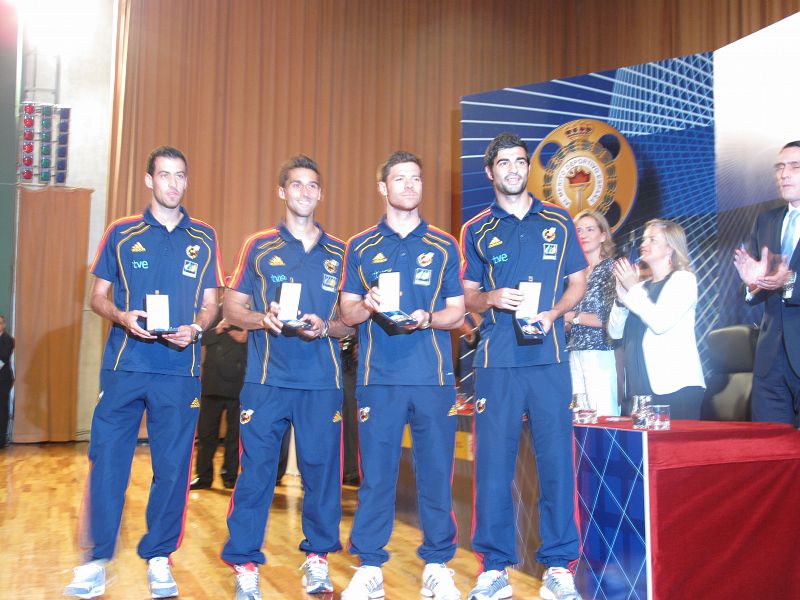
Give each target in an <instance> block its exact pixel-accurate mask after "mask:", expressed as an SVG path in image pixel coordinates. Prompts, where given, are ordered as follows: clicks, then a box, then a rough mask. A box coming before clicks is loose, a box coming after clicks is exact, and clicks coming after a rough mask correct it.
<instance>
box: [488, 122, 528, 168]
mask: <svg viewBox="0 0 800 600" xmlns="http://www.w3.org/2000/svg"><path fill="white" fill-rule="evenodd" d="M506 148H522V149H523V150H525V159H526V160H529V159H528V146H527V145H526V144H525V140H523V139H522V138H521V137H519V136H518V135H517V134H516V133H509V132H507V131H506V132H503V133H500V134H498V135H497V136H495V138H494V139H493V140H492V141H491V142H489V145H488V146H486V154H484V155H483V163H484V164H485V165H486V166H487V167H489V168H490V169H491V168H492V165H494V159H495V158H497V153H498V152H500V150H505V149H506Z"/></svg>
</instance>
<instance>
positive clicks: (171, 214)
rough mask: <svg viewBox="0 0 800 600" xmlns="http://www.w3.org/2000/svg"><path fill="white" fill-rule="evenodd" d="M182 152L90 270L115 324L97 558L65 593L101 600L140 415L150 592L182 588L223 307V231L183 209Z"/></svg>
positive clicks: (99, 437)
mask: <svg viewBox="0 0 800 600" xmlns="http://www.w3.org/2000/svg"><path fill="white" fill-rule="evenodd" d="M187 180H188V178H187V169H186V159H185V158H184V156H183V154H182V153H181V152H180V151H179V150H177V149H175V148H171V147H168V146H161V147H159V148H156V149H155V150H154V151H153V152H152V153H151V154H150V157H149V159H148V161H147V174H146V175H145V185H146V186H147V187H148V188H149V189H150V190H151V191H152V197H151V200H150V204H149V207H148V208H147V209H146V210H145V211H144V213H143V214H139V215H133V216H130V217H125V218H122V219H119V220H117V221H115V222H113V223H112V224H111V225H109V227H108V229H107V230H106V232H105V235H104V236H103V239H102V240H101V242H100V246H99V248H98V251H97V256H96V258H95V260H94V263H93V264H92V267H91V271H92V273H93V274H94V275H95V277H96V279H95V282H94V287H93V288H92V292H91V306H92V310H94V312H96V313H97V314H98V315H100V316H101V317H104V318H105V319H108V320H109V321H110V322H111V323H112V327H111V331H110V332H109V335H108V341H107V342H106V347H105V352H104V354H103V363H102V370H101V373H100V400H99V403H98V404H97V407H96V408H95V411H94V416H93V418H92V432H91V444H90V446H89V460H90V461H91V472H90V475H89V486H88V498H87V500H88V501H87V503H86V506H87V507H88V519H87V521H88V525H89V531H88V532H87V533H88V534H89V536H90V538H89V549H88V558H89V562H87V563H85V564H83V565H81V566H80V567H78V568H76V569H75V579H74V581H73V582H72V583H71V584H70V585H69V586H67V588H66V589H65V590H64V593H65V595H68V596H74V597H78V598H94V597H96V596H99V595H101V594H103V592H104V591H105V564H106V563H107V562H108V560H110V559H111V557H112V556H113V554H114V547H115V545H116V542H117V533H118V531H119V527H120V521H121V518H122V507H123V502H124V499H125V489H126V488H127V486H128V479H129V477H130V470H131V461H132V460H133V453H134V449H135V447H136V439H137V436H138V432H139V425H140V423H141V420H142V413H143V412H144V411H145V410H146V411H147V432H148V438H149V442H150V455H151V461H152V465H153V482H152V484H151V487H150V498H149V501H148V504H147V513H146V519H147V529H148V531H147V533H146V534H145V535H144V537H142V539H141V541H140V542H139V548H138V552H139V556H141V557H142V558H144V559H146V560H147V561H148V579H149V583H150V590H151V593H152V596H153V598H169V597H172V596H177V594H178V588H177V585H176V584H175V580H174V579H173V578H172V575H171V573H170V568H169V556H170V554H171V553H172V552H174V551H175V550H176V549H177V548H178V546H179V544H180V540H181V536H182V533H183V522H184V515H185V509H186V496H187V493H188V491H189V480H190V466H191V456H192V446H193V442H194V433H195V428H196V425H197V416H198V414H199V410H200V379H199V375H200V345H199V344H197V343H196V342H197V340H198V339H199V336H200V334H202V332H203V330H204V329H205V328H206V327H208V326H209V325H210V324H211V322H212V321H213V320H214V318H215V316H216V314H217V288H218V287H219V286H220V285H222V280H223V278H222V273H221V266H220V263H219V252H218V248H217V242H216V234H215V232H214V230H213V228H211V227H210V226H209V225H208V224H206V223H203V222H201V221H197V220H195V219H191V218H190V217H189V215H188V214H187V213H186V211H185V210H184V209H183V207H182V206H181V202H182V200H183V195H184V193H185V191H186V186H187ZM147 295H166V296H167V297H168V302H169V327H168V328H167V330H166V331H162V332H157V333H156V332H152V331H148V329H147V324H146V318H147V313H146V312H145V310H146V306H145V296H147Z"/></svg>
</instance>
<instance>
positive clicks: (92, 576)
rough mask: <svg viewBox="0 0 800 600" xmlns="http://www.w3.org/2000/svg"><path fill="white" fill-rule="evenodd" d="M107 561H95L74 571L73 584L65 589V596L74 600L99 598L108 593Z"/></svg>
mask: <svg viewBox="0 0 800 600" xmlns="http://www.w3.org/2000/svg"><path fill="white" fill-rule="evenodd" d="M107 562H108V561H106V560H93V561H91V562H88V563H85V564H83V565H80V566H78V567H75V568H74V569H73V570H72V571H73V577H72V583H70V584H69V585H68V586H67V587H65V588H64V595H65V596H70V597H72V598H97V597H98V596H102V595H103V594H105V592H106V563H107Z"/></svg>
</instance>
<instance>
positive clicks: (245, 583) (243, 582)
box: [233, 563, 261, 600]
mask: <svg viewBox="0 0 800 600" xmlns="http://www.w3.org/2000/svg"><path fill="white" fill-rule="evenodd" d="M233 570H234V571H236V600H261V590H260V589H259V587H258V567H257V566H256V565H255V564H253V563H246V564H244V565H236V566H234V567H233Z"/></svg>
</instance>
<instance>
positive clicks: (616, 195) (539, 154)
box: [528, 119, 638, 241]
mask: <svg viewBox="0 0 800 600" xmlns="http://www.w3.org/2000/svg"><path fill="white" fill-rule="evenodd" d="M553 147H555V148H557V149H556V150H555V151H554V150H551V149H552V148H553ZM637 185H638V175H637V170H636V159H635V158H634V156H633V151H632V150H631V147H630V145H629V144H628V141H627V140H626V139H625V137H624V136H623V135H622V134H621V133H620V132H619V131H617V130H616V129H615V128H614V127H612V126H611V125H609V124H608V123H605V122H603V121H596V120H593V119H579V120H576V121H570V122H569V123H564V124H563V125H561V126H560V127H557V128H556V129H554V130H553V131H551V132H550V134H549V135H547V136H546V137H545V138H544V139H543V140H542V141H541V142H540V143H539V146H538V147H537V148H536V150H535V151H534V153H533V155H532V156H531V175H530V179H529V180H528V189H529V190H530V191H531V192H532V193H533V194H534V195H535V196H536V197H538V198H541V199H542V200H544V201H545V202H550V203H552V204H557V205H559V206H561V207H563V208H565V209H567V210H568V211H569V213H570V214H571V215H572V216H573V217H574V216H575V215H576V214H578V213H579V212H580V211H582V210H585V209H591V210H596V211H598V212H601V213H603V214H604V215H605V216H606V218H607V219H608V222H609V224H610V225H611V230H612V231H615V230H616V229H618V228H619V227H620V226H621V225H622V224H623V223H624V222H625V219H626V218H627V216H628V214H630V212H631V210H632V208H633V203H634V200H635V198H636V188H637ZM547 241H551V240H547Z"/></svg>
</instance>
